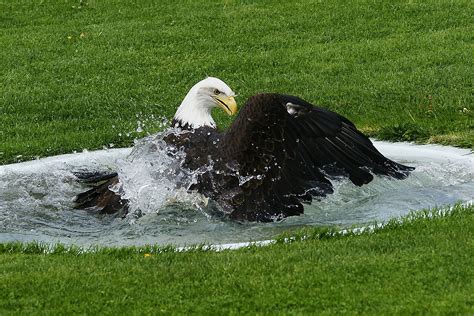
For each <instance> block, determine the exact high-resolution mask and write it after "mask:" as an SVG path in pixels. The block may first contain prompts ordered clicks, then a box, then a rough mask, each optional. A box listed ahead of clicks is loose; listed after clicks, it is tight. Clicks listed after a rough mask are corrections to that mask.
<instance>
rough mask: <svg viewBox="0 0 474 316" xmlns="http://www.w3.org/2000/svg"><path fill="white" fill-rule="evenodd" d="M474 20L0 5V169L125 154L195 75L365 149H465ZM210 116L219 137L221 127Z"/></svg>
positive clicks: (329, 5)
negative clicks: (331, 115) (336, 121)
mask: <svg viewBox="0 0 474 316" xmlns="http://www.w3.org/2000/svg"><path fill="white" fill-rule="evenodd" d="M80 3H82V5H80ZM473 9H474V6H473V4H472V2H471V1H395V2H393V1H385V2H384V1H378V2H377V1H376V2H374V1H291V2H288V1H259V2H256V1H231V0H228V1H176V2H172V3H163V1H146V0H144V1H139V2H126V1H92V0H89V1H78V0H74V1H73V0H64V1H52V0H45V1H41V2H38V1H27V0H24V1H20V0H18V1H5V0H4V1H0V27H1V28H0V29H1V31H0V46H1V49H0V60H1V67H0V78H1V79H0V80H1V83H2V84H1V85H0V139H1V140H2V141H1V142H0V163H9V162H13V161H19V160H27V159H31V158H34V157H37V156H49V155H53V154H59V153H68V152H72V151H74V150H82V149H84V148H87V149H95V148H102V147H103V146H109V144H114V145H115V146H129V145H130V144H131V143H132V141H133V139H134V138H136V137H139V136H142V135H143V134H145V133H147V132H148V133H153V132H155V131H156V130H157V129H159V125H160V124H159V123H160V122H161V120H159V119H156V118H158V117H166V118H171V117H172V115H173V114H174V111H175V109H176V107H177V106H178V105H179V103H180V101H181V99H182V98H183V96H184V95H185V93H186V92H187V90H188V89H189V88H190V87H191V86H192V85H193V84H194V83H195V82H197V81H198V80H200V79H202V78H204V77H205V76H206V75H213V76H218V77H220V78H222V79H224V80H225V81H226V82H227V83H228V84H229V85H230V86H231V87H232V88H233V89H234V90H235V91H236V92H237V93H238V94H239V98H238V99H237V101H238V103H239V104H241V105H242V104H243V103H244V102H245V100H246V98H247V97H249V96H250V95H253V94H255V93H257V92H262V91H274V92H281V93H291V94H296V95H299V96H302V97H303V98H305V99H307V100H309V101H311V102H313V103H315V104H320V105H323V106H327V107H329V108H331V109H333V110H336V111H338V112H340V113H342V114H344V115H346V116H348V117H349V118H350V119H352V120H354V121H355V122H356V123H357V125H358V126H359V127H360V128H361V129H363V130H364V131H366V132H367V133H368V134H370V135H371V136H376V137H377V136H378V137H380V138H384V139H393V140H410V141H413V140H414V141H422V142H423V141H436V142H441V143H446V144H453V145H458V146H464V147H470V148H474V134H473V133H474V132H473V130H474V123H473V122H474V120H473V117H474V109H473V108H472V73H473V66H472V56H473V53H474V50H473V46H472V42H473V34H474V27H473V25H474V23H473V22H472V15H471V12H472V10H473ZM152 115H153V117H152ZM217 115H218V120H217V121H218V123H219V124H220V126H221V127H225V126H227V125H228V124H229V123H230V122H231V118H228V117H225V115H223V114H222V113H217ZM137 121H141V122H144V123H145V127H144V132H143V133H137V132H135V130H136V127H137ZM20 155H21V157H20Z"/></svg>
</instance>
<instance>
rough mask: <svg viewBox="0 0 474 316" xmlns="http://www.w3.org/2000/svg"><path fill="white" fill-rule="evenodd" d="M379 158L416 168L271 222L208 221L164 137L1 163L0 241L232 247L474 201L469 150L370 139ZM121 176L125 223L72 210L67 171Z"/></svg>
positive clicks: (342, 185)
mask: <svg viewBox="0 0 474 316" xmlns="http://www.w3.org/2000/svg"><path fill="white" fill-rule="evenodd" d="M375 146H376V147H377V148H378V149H379V150H380V151H381V152H382V153H383V154H385V155H387V156H388V157H390V158H391V159H394V160H396V161H399V162H401V163H404V164H407V165H411V166H415V167H416V170H415V171H414V172H413V173H412V175H410V177H408V178H407V179H406V180H404V181H396V180H391V179H387V178H383V177H376V178H375V180H374V181H373V182H371V183H370V184H369V185H366V186H363V187H356V186H354V185H352V184H351V183H349V182H348V181H337V182H334V186H335V193H334V194H333V195H330V196H329V197H327V198H325V199H322V200H321V201H315V202H313V204H312V205H308V206H306V207H305V214H304V215H303V216H299V217H290V218H288V219H286V220H284V221H282V222H277V223H266V224H261V223H245V224H241V223H236V222H232V221H228V220H225V219H222V218H219V217H218V216H215V215H213V206H212V205H213V204H212V203H208V201H207V199H205V198H204V197H203V196H201V195H199V194H190V193H187V191H186V188H188V187H189V186H190V185H191V184H192V183H193V182H194V181H195V180H196V175H195V174H193V173H190V172H189V171H186V170H185V169H183V168H181V162H182V159H183V156H182V153H179V152H178V153H175V154H174V155H170V154H169V152H168V151H167V148H166V145H165V143H164V142H163V134H158V135H155V136H150V137H147V138H145V139H143V140H140V141H138V142H137V144H136V145H135V147H134V149H133V151H131V149H111V150H105V151H97V152H84V153H80V154H71V155H62V156H56V157H49V158H45V159H40V160H36V161H30V162H25V163H19V164H13V165H5V166H0V242H1V241H11V240H21V241H31V240H39V241H46V242H62V243H65V244H72V243H74V244H77V245H82V246H86V245H91V244H94V245H107V246H111V245H114V246H119V245H144V244H155V243H160V244H175V245H184V244H195V243H202V242H210V243H231V242H241V241H249V240H261V239H267V238H271V237H273V236H275V235H276V234H278V233H281V232H283V231H287V230H290V229H295V228H298V227H302V226H307V225H340V226H349V225H353V224H365V223H369V222H372V221H385V220H388V219H390V218H392V217H396V216H400V215H404V214H407V213H408V212H409V211H410V210H417V209H421V208H428V207H434V206H443V205H448V204H453V203H455V202H457V201H468V200H472V199H473V198H474V193H473V192H474V158H473V155H472V154H470V153H469V151H468V150H460V149H455V148H450V147H442V146H433V145H425V146H418V145H412V144H404V143H395V144H391V143H385V142H375ZM79 170H96V171H106V170H108V171H118V173H119V175H120V178H121V179H122V182H121V186H123V189H124V191H125V193H124V194H125V197H126V198H127V199H129V200H130V201H131V206H132V207H131V213H130V214H129V215H128V216H127V217H126V218H125V219H122V218H118V217H116V216H113V215H97V214H91V213H89V212H88V211H84V210H74V209H72V206H73V198H74V196H75V195H76V194H77V193H79V192H81V191H83V190H84V186H83V185H82V184H80V183H77V182H76V180H75V176H74V172H77V171H79Z"/></svg>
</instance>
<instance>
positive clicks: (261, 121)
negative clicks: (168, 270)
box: [75, 77, 413, 222]
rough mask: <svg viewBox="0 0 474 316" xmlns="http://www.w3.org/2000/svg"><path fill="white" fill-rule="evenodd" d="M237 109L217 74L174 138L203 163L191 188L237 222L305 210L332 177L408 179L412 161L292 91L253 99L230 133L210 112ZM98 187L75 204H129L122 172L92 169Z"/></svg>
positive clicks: (328, 189)
mask: <svg viewBox="0 0 474 316" xmlns="http://www.w3.org/2000/svg"><path fill="white" fill-rule="evenodd" d="M215 107H220V108H222V109H223V110H224V111H225V112H226V113H227V114H229V115H233V114H235V113H236V112H237V104H236V102H235V99H234V92H233V91H232V90H231V88H229V86H228V85H227V84H225V83H224V82H223V81H221V80H220V79H217V78H212V77H210V78H206V79H204V80H202V81H200V82H199V83H197V84H196V85H194V86H193V87H192V88H191V90H190V91H189V92H188V94H187V95H186V97H185V98H184V100H183V101H182V103H181V105H180V106H179V107H178V110H177V111H176V114H175V116H174V118H173V121H172V126H173V127H174V128H178V129H179V130H180V132H179V133H171V134H169V135H168V136H167V137H166V138H165V141H166V143H167V144H168V145H170V146H173V147H175V148H179V149H180V150H183V151H184V152H185V153H186V158H185V161H184V164H183V166H184V167H185V168H188V169H190V170H197V169H199V168H202V167H203V166H209V165H210V164H212V168H207V169H206V168H205V170H207V171H206V172H203V173H202V174H200V175H199V178H198V181H196V183H195V184H193V185H192V186H191V187H189V188H187V189H189V190H190V191H197V192H199V193H201V194H203V195H204V196H206V197H208V198H210V199H212V200H213V201H215V202H216V203H217V204H218V205H219V206H220V207H221V209H222V210H223V211H224V213H225V215H226V216H228V217H229V218H231V219H235V220H239V221H262V222H268V221H275V220H280V219H283V218H285V217H287V216H293V215H300V214H302V213H303V211H304V207H303V204H305V203H306V204H309V203H311V202H312V200H313V199H315V198H316V199H320V198H323V197H325V196H326V195H328V194H331V193H333V185H332V184H331V181H330V180H331V179H332V178H334V177H337V178H340V177H347V178H349V180H350V181H352V183H353V184H355V185H356V186H362V185H363V184H367V183H369V182H370V181H372V180H373V178H374V175H382V176H387V177H391V178H395V179H404V178H406V177H407V176H408V175H409V173H410V171H411V170H413V168H412V167H408V166H405V165H402V164H399V163H397V162H394V161H392V160H390V159H388V158H386V157H384V156H383V155H382V154H381V153H380V152H379V151H378V150H377V149H376V148H375V147H374V146H373V144H372V142H371V141H370V140H369V139H368V138H367V137H366V136H365V135H363V134H362V133H361V132H360V131H359V130H357V128H356V127H355V126H354V124H353V123H352V122H350V121H349V120H348V119H346V118H345V117H343V116H341V115H339V114H337V113H335V112H332V111H329V110H327V109H324V108H320V107H316V106H313V105H312V104H310V103H308V102H306V101H304V100H303V99H301V98H298V97H296V96H291V95H283V94H275V93H262V94H257V95H255V96H253V97H251V98H249V99H248V100H247V102H246V103H245V105H244V106H243V107H242V109H241V110H240V112H239V114H238V116H237V118H236V119H235V121H234V122H233V124H232V125H231V126H230V128H229V129H228V130H227V131H226V132H223V133H222V132H219V131H218V130H217V129H216V123H215V122H214V120H213V118H212V116H211V111H212V109H213V108H215ZM82 180H83V181H85V182H88V183H90V184H92V188H91V189H89V190H88V191H86V192H84V193H81V194H79V195H78V196H77V197H76V201H75V202H76V208H80V209H88V208H93V209H95V210H98V211H99V212H102V213H116V212H119V211H122V214H123V212H124V210H125V212H126V210H127V203H128V202H127V201H126V200H124V199H122V198H121V195H120V192H119V193H117V192H116V190H113V191H112V190H111V189H110V188H112V187H114V186H115V185H116V184H118V183H119V181H120V179H119V177H118V175H117V173H112V174H106V175H99V176H97V175H95V176H90V175H89V176H86V177H83V179H82Z"/></svg>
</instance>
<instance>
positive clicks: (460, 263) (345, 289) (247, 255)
mask: <svg viewBox="0 0 474 316" xmlns="http://www.w3.org/2000/svg"><path fill="white" fill-rule="evenodd" d="M427 214H430V215H431V216H430V217H427V216H426V215H427ZM442 214H443V213H439V212H436V211H435V212H432V213H430V212H421V213H417V214H416V215H412V216H411V217H408V218H405V219H404V220H402V221H392V222H390V223H389V224H388V225H387V226H385V227H384V228H381V229H378V230H377V231H376V232H375V233H364V234H362V235H347V236H342V237H341V236H336V237H330V236H328V234H325V233H323V234H319V235H318V234H314V231H310V233H311V232H313V234H312V235H310V237H309V238H308V239H306V240H305V241H296V242H293V243H283V242H280V243H278V244H275V245H271V246H268V247H263V248H258V247H250V248H245V249H240V250H237V251H222V252H213V251H203V250H199V249H198V250H195V251H189V252H181V253H179V252H174V251H173V250H172V249H171V248H167V249H164V251H161V252H160V253H152V254H151V256H145V255H144V253H145V252H152V251H157V248H153V247H151V248H148V249H146V248H118V249H117V248H102V249H97V250H96V251H95V252H94V253H81V252H80V251H78V249H77V248H72V249H67V248H61V247H56V248H55V249H56V250H55V251H53V253H52V254H43V252H44V250H45V247H44V246H41V245H38V244H30V245H24V244H3V245H1V247H0V266H1V270H2V274H1V282H0V313H1V314H5V315H6V314H8V313H18V314H25V313H37V312H39V311H41V312H42V313H45V314H50V313H51V314H70V313H79V314H82V313H87V314H98V313H101V314H102V313H105V314H117V313H118V314H123V313H125V314H132V313H139V314H147V313H151V314H155V313H160V312H162V313H178V314H181V313H183V314H186V313H199V314H202V313H210V312H211V311H212V312H213V313H217V314H221V313H265V314H269V313H274V312H279V313H286V312H291V313H326V314H335V313H343V312H349V313H356V312H357V313H363V314H378V315H382V314H407V313H416V314H419V313H429V314H440V313H441V314H447V313H449V314H472V313H473V312H474V295H473V293H474V283H473V280H474V275H473V270H472V266H473V265H474V256H473V253H474V244H473V240H474V239H473V237H474V236H473V230H472V227H474V206H470V207H461V206H457V207H456V208H455V209H454V210H453V211H452V212H451V213H449V214H447V215H446V214H444V215H442ZM307 233H308V231H303V232H301V235H307ZM46 248H47V247H46Z"/></svg>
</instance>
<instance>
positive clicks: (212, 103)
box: [174, 77, 237, 128]
mask: <svg viewBox="0 0 474 316" xmlns="http://www.w3.org/2000/svg"><path fill="white" fill-rule="evenodd" d="M234 96H235V94H234V92H233V91H232V89H231V88H229V86H228V85H226V84H225V82H224V81H222V80H220V79H218V78H214V77H208V78H206V79H204V80H201V81H199V82H198V83H196V84H195V85H194V86H193V87H192V88H191V90H189V92H188V94H187V95H186V97H185V98H184V100H183V102H181V105H180V106H179V107H178V110H177V111H176V114H175V115H174V121H176V122H178V124H180V125H182V126H185V125H188V126H189V127H192V128H198V127H202V126H210V127H216V123H215V122H214V120H213V119H212V116H211V111H212V109H213V108H215V107H221V108H222V109H223V110H224V111H225V112H226V113H227V114H229V115H233V114H235V113H236V112H237V104H236V103H235V99H234Z"/></svg>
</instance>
